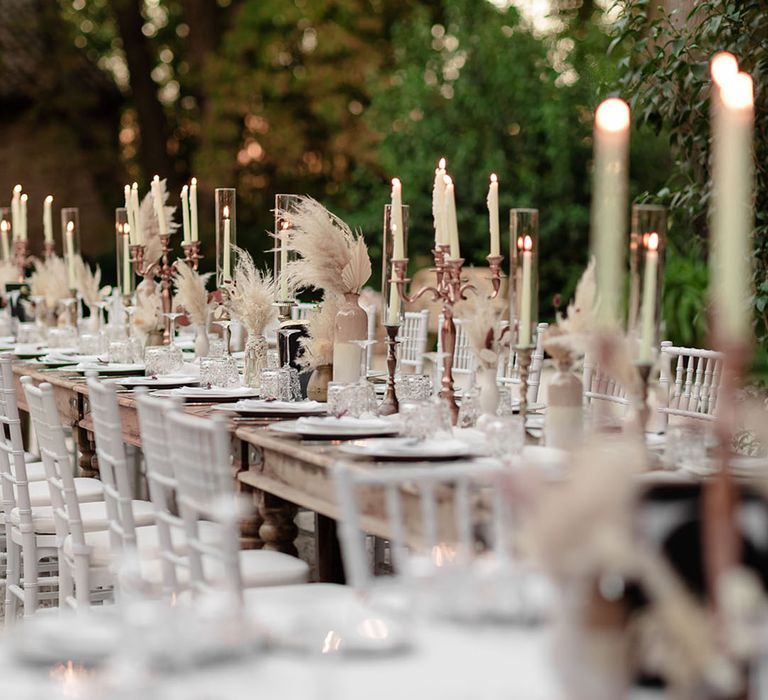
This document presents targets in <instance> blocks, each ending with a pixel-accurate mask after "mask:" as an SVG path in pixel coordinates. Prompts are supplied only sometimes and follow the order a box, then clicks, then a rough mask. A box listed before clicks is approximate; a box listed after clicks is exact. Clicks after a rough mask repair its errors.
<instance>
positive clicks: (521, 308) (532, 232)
mask: <svg viewBox="0 0 768 700" xmlns="http://www.w3.org/2000/svg"><path fill="white" fill-rule="evenodd" d="M509 233H510V251H509V253H510V254H509V259H510V285H509V289H510V304H509V313H510V319H511V321H512V326H513V328H514V327H517V339H516V344H517V345H518V346H520V347H528V346H530V345H531V344H532V339H533V338H534V337H535V332H536V325H537V324H538V321H539V263H538V258H539V210H538V209H510V210H509Z"/></svg>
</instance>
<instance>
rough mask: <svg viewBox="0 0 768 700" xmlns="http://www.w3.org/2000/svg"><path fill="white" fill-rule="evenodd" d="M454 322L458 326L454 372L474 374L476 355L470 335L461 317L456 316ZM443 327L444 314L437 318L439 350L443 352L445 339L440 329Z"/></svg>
mask: <svg viewBox="0 0 768 700" xmlns="http://www.w3.org/2000/svg"><path fill="white" fill-rule="evenodd" d="M453 323H454V325H455V326H456V345H455V347H454V351H453V373H454V374H467V375H468V374H472V372H473V371H474V369H475V356H474V355H473V354H472V350H471V349H470V347H469V336H467V332H466V330H465V329H464V324H463V321H462V320H461V319H460V318H454V319H453ZM442 327H443V314H440V315H439V316H438V318H437V352H438V353H441V352H443V339H442V337H441V333H440V329H441V328H442Z"/></svg>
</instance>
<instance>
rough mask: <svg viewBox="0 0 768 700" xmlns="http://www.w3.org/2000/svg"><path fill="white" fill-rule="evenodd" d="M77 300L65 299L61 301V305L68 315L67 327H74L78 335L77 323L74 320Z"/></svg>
mask: <svg viewBox="0 0 768 700" xmlns="http://www.w3.org/2000/svg"><path fill="white" fill-rule="evenodd" d="M77 301H78V300H77V299H76V298H75V297H65V298H64V299H62V300H61V303H62V304H63V305H64V309H65V310H66V315H67V325H68V326H72V327H73V328H74V329H75V333H77V323H76V321H75V319H74V318H73V313H72V312H73V310H74V307H75V304H77Z"/></svg>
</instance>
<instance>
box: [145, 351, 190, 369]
mask: <svg viewBox="0 0 768 700" xmlns="http://www.w3.org/2000/svg"><path fill="white" fill-rule="evenodd" d="M183 364H184V358H183V356H182V352H181V350H180V349H179V348H178V347H177V346H175V345H153V346H150V347H148V348H146V349H145V350H144V372H145V373H146V375H147V376H148V377H162V376H165V375H168V374H176V373H178V372H179V371H180V370H181V368H182V366H183Z"/></svg>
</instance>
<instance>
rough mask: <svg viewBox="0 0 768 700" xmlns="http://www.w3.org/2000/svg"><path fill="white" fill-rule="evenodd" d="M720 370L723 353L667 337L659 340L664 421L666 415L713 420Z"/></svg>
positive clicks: (667, 416)
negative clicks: (675, 342)
mask: <svg viewBox="0 0 768 700" xmlns="http://www.w3.org/2000/svg"><path fill="white" fill-rule="evenodd" d="M673 364H674V369H673ZM722 373H723V354H722V353H719V352H715V351H714V350H702V349H699V348H683V347H675V346H674V345H672V343H671V342H670V341H668V340H667V341H664V342H662V343H661V374H660V377H659V387H660V389H661V392H660V393H661V397H660V398H661V405H660V406H659V408H658V410H659V413H660V414H661V416H662V419H663V422H664V425H665V426H666V424H667V422H668V420H669V416H682V417H684V418H697V419H700V420H707V421H712V420H714V419H715V415H716V412H717V403H718V398H719V391H720V382H721V380H722Z"/></svg>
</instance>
